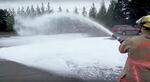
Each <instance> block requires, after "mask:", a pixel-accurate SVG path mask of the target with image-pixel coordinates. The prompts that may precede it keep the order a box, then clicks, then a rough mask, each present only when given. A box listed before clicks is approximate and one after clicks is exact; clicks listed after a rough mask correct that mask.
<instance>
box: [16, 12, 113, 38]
mask: <svg viewBox="0 0 150 82" xmlns="http://www.w3.org/2000/svg"><path fill="white" fill-rule="evenodd" d="M15 30H16V32H17V33H18V34H19V35H41V34H57V33H65V32H68V33H71V32H72V31H74V32H80V33H82V32H86V31H88V32H90V33H93V34H96V33H97V34H99V35H103V34H107V35H109V36H111V35H112V33H111V32H110V31H109V30H108V29H106V28H105V27H103V26H102V25H100V24H98V23H96V22H95V21H93V20H90V19H89V18H87V17H83V16H79V15H75V14H69V13H58V14H56V13H54V14H45V15H42V16H38V17H34V18H30V17H28V18H27V17H26V18H25V17H21V16H16V17H15ZM70 30H71V31H70Z"/></svg>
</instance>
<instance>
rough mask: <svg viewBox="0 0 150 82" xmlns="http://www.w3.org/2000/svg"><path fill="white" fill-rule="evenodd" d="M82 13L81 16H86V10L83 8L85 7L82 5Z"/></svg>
mask: <svg viewBox="0 0 150 82" xmlns="http://www.w3.org/2000/svg"><path fill="white" fill-rule="evenodd" d="M82 15H83V16H87V11H86V8H85V7H83V10H82Z"/></svg>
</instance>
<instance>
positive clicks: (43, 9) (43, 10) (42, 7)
mask: <svg viewBox="0 0 150 82" xmlns="http://www.w3.org/2000/svg"><path fill="white" fill-rule="evenodd" d="M41 13H42V14H44V13H45V8H44V4H43V3H42V6H41Z"/></svg>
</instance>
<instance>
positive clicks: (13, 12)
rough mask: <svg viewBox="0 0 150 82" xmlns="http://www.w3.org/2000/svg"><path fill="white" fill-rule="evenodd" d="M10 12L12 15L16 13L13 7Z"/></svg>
mask: <svg viewBox="0 0 150 82" xmlns="http://www.w3.org/2000/svg"><path fill="white" fill-rule="evenodd" d="M12 14H13V16H15V15H16V12H15V9H14V8H12Z"/></svg>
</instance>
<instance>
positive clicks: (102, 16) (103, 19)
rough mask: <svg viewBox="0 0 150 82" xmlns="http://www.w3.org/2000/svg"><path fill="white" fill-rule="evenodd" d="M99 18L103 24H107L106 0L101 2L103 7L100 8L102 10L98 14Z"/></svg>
mask: <svg viewBox="0 0 150 82" xmlns="http://www.w3.org/2000/svg"><path fill="white" fill-rule="evenodd" d="M97 20H98V21H99V22H100V23H101V24H103V25H105V22H106V21H107V19H106V7H105V2H104V0H103V2H102V4H101V8H100V10H99V12H98V14H97Z"/></svg>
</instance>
